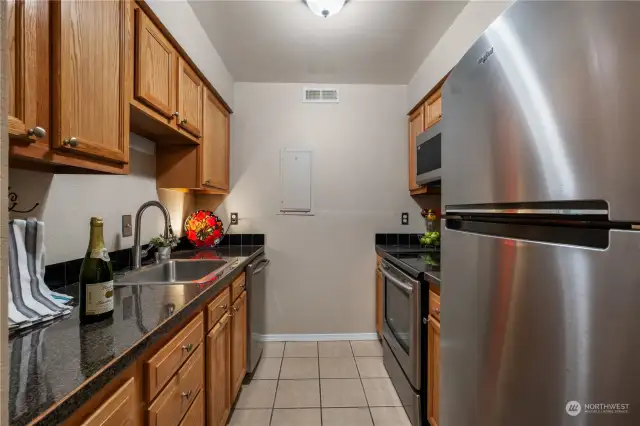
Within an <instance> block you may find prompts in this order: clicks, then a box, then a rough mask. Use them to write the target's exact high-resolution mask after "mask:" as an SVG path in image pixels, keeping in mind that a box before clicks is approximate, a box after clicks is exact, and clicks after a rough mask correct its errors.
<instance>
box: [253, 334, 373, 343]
mask: <svg viewBox="0 0 640 426" xmlns="http://www.w3.org/2000/svg"><path fill="white" fill-rule="evenodd" d="M262 340H263V341H265V342H316V341H317V342H327V341H333V340H378V333H340V334H264V335H263V336H262Z"/></svg>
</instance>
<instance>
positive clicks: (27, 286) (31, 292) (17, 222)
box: [9, 219, 72, 330]
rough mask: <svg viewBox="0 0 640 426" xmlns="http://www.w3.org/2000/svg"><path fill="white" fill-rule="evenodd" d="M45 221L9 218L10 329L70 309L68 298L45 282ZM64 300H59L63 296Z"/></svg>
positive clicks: (40, 321)
mask: <svg viewBox="0 0 640 426" xmlns="http://www.w3.org/2000/svg"><path fill="white" fill-rule="evenodd" d="M44 266H45V249H44V223H43V222H38V221H37V220H36V219H27V220H22V219H14V220H11V221H9V329H10V330H14V329H18V328H24V327H29V326H31V325H34V324H39V323H42V322H46V321H51V320H52V319H55V318H57V317H60V316H62V315H66V314H68V313H70V312H71V310H72V307H71V306H67V305H65V303H66V302H68V301H69V300H70V299H71V298H69V297H68V296H64V295H61V294H59V293H54V292H52V291H51V290H49V287H47V285H46V284H45V283H44ZM63 297H64V298H65V299H62V298H63Z"/></svg>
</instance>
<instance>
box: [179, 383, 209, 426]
mask: <svg viewBox="0 0 640 426" xmlns="http://www.w3.org/2000/svg"><path fill="white" fill-rule="evenodd" d="M180 426H204V392H203V391H200V393H199V394H198V396H197V397H196V400H195V401H193V405H192V406H191V408H189V411H187V414H186V415H185V416H184V419H182V421H181V422H180Z"/></svg>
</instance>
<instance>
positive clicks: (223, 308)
mask: <svg viewBox="0 0 640 426" xmlns="http://www.w3.org/2000/svg"><path fill="white" fill-rule="evenodd" d="M220 307H221V308H222V310H223V311H226V310H227V308H228V306H227V304H226V303H225V304H224V305H220Z"/></svg>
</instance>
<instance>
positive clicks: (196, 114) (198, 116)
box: [177, 57, 204, 137]
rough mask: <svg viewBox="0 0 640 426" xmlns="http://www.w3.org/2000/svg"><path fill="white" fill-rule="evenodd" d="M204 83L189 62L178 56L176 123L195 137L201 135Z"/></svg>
mask: <svg viewBox="0 0 640 426" xmlns="http://www.w3.org/2000/svg"><path fill="white" fill-rule="evenodd" d="M203 90H204V84H203V83H202V80H200V77H198V75H197V74H196V73H195V71H193V69H191V67H190V66H189V64H188V63H187V62H186V61H185V60H184V59H182V58H181V57H180V58H178V92H177V94H178V116H177V121H178V125H179V126H180V127H182V128H183V129H185V130H186V131H188V132H189V133H191V134H192V135H194V136H196V137H200V136H201V135H202V101H203Z"/></svg>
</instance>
